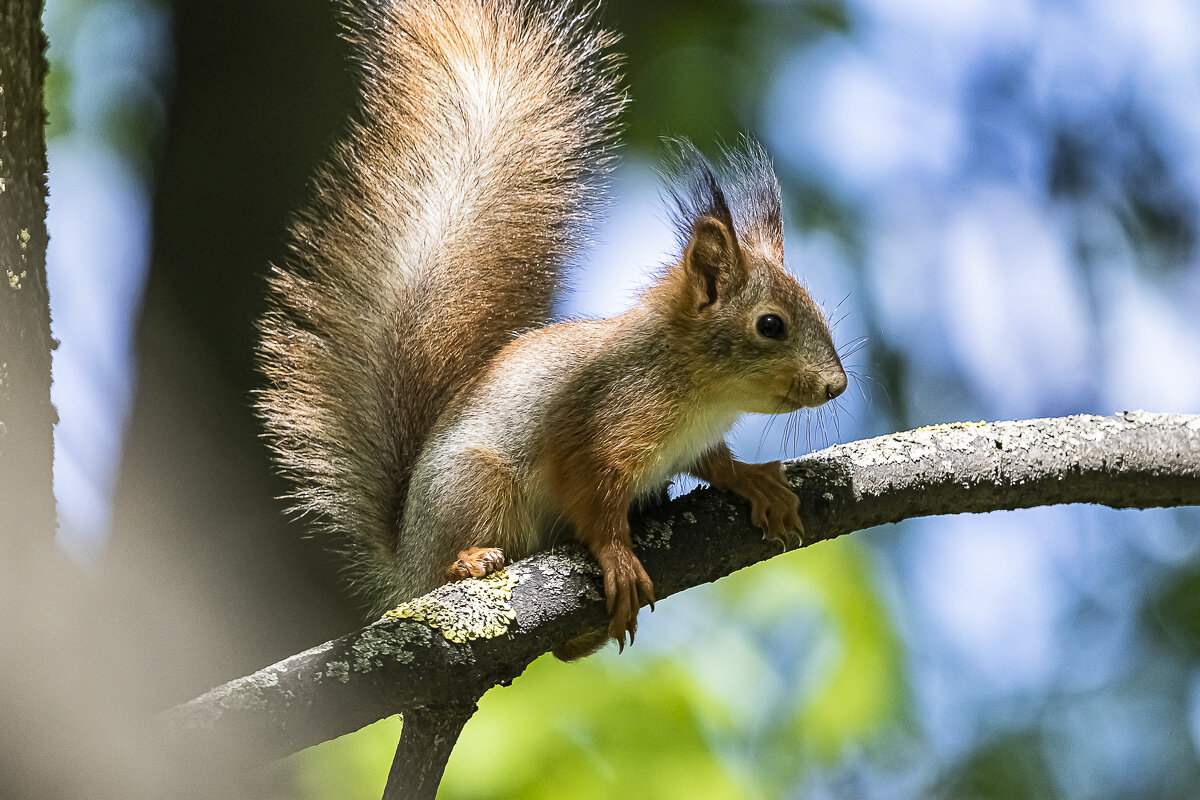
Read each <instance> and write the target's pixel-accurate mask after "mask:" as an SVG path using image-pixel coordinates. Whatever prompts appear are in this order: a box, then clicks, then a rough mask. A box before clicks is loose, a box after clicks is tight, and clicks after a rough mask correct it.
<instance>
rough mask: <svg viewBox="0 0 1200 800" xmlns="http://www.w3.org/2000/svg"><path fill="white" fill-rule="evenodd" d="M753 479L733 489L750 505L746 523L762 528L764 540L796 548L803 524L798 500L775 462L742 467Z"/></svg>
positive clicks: (780, 466)
mask: <svg viewBox="0 0 1200 800" xmlns="http://www.w3.org/2000/svg"><path fill="white" fill-rule="evenodd" d="M743 469H745V470H747V471H750V472H752V473H753V479H752V480H749V481H745V482H744V483H743V484H742V485H740V486H738V487H737V492H738V494H740V495H742V496H743V497H745V498H746V499H747V500H749V501H750V519H751V520H752V521H753V522H754V524H755V525H757V526H758V527H759V528H762V531H763V538H764V539H774V540H775V541H777V542H779V543H780V544H782V545H783V549H785V550H786V549H788V547H789V546H792V547H799V546H800V545H801V544H802V543H803V542H804V523H802V522H801V521H800V499H799V498H798V497H796V493H795V492H794V491H793V490H792V487H791V485H790V484H789V483H788V481H787V478H786V477H785V476H784V472H783V465H782V464H780V463H779V462H778V461H772V462H770V463H767V464H745V465H743Z"/></svg>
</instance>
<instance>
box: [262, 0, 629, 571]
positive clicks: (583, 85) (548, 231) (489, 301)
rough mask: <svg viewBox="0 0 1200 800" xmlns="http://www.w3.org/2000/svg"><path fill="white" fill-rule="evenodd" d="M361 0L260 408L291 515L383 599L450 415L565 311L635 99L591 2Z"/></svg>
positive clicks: (265, 341) (296, 232)
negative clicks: (430, 441) (435, 442)
mask: <svg viewBox="0 0 1200 800" xmlns="http://www.w3.org/2000/svg"><path fill="white" fill-rule="evenodd" d="M350 5H351V6H352V7H351V8H350V9H349V11H348V13H347V17H348V21H349V24H348V26H347V27H348V29H349V31H350V33H349V38H350V40H351V43H352V45H353V47H354V52H355V58H356V62H357V63H358V65H359V66H360V67H361V71H362V74H361V76H360V93H361V102H360V105H359V108H358V111H357V113H356V115H355V117H354V119H353V120H352V121H351V123H350V125H349V129H348V131H347V133H346V135H345V137H344V138H343V140H342V141H341V143H340V144H339V145H338V146H337V148H336V150H335V152H334V154H333V156H332V158H331V159H330V161H329V162H328V163H327V164H326V166H325V167H324V168H323V169H322V170H321V171H320V172H319V173H318V175H317V177H316V179H315V184H314V187H313V188H314V192H313V199H312V200H311V202H310V203H309V204H308V206H307V207H306V208H305V209H303V210H302V211H300V212H299V213H298V214H297V216H296V219H295V221H294V224H293V226H292V240H291V246H290V250H289V255H288V258H287V262H286V263H285V264H284V265H283V266H282V267H280V268H276V269H274V270H273V272H272V275H271V278H270V290H269V294H270V297H269V302H270V310H269V311H268V313H267V314H266V315H265V317H264V318H263V320H262V323H261V327H262V332H263V338H262V345H261V348H260V359H261V363H262V368H263V371H264V372H265V373H266V375H267V378H268V380H269V388H267V389H265V390H264V391H263V392H262V394H261V397H260V403H259V404H260V408H261V410H262V413H263V415H264V417H265V419H266V424H267V431H268V436H269V438H270V440H271V442H272V445H273V447H274V450H275V452H276V454H277V457H278V459H279V461H280V463H281V465H282V466H283V468H284V469H285V471H286V472H287V474H288V475H289V476H290V477H291V478H293V480H294V485H295V490H294V492H293V494H292V495H291V499H292V500H293V508H294V510H295V511H297V512H299V513H301V514H304V515H306V516H311V517H313V518H315V520H316V522H317V524H318V525H319V526H320V527H322V528H324V529H327V530H329V531H331V532H333V533H334V534H336V537H337V538H336V540H335V541H336V543H337V545H338V546H341V547H344V549H345V550H346V551H347V554H348V556H349V564H350V568H351V571H352V575H353V577H354V578H355V579H356V584H357V588H359V589H362V590H364V591H367V592H370V593H373V594H377V593H378V590H380V589H384V588H385V587H384V586H378V585H376V584H377V583H379V582H384V583H386V582H387V581H388V573H389V572H391V570H390V565H391V564H393V563H395V560H396V559H398V558H403V557H404V554H403V553H399V552H397V547H398V544H397V530H398V526H399V524H400V521H401V517H402V510H403V506H404V497H405V494H406V492H407V488H408V481H409V477H410V473H411V469H412V467H413V464H414V462H415V460H416V457H417V455H418V453H419V452H420V449H421V447H422V446H423V444H424V442H425V439H426V437H427V436H428V434H429V432H430V429H431V428H432V427H433V426H434V424H435V422H436V421H437V418H438V416H439V414H440V413H441V412H442V411H443V410H444V409H445V407H446V405H447V404H448V403H449V402H450V401H451V399H452V398H453V397H454V395H455V394H456V393H457V392H459V391H460V390H461V389H462V388H463V387H464V386H466V385H468V384H469V383H470V382H471V381H472V380H473V379H474V378H475V377H476V376H477V375H478V374H479V373H480V371H481V370H482V369H483V367H484V366H485V365H486V364H487V362H488V361H489V360H490V359H491V358H492V357H493V356H494V355H495V353H496V352H498V351H499V350H500V349H501V348H502V347H503V346H504V345H505V344H506V343H507V342H508V341H510V340H511V338H512V335H513V333H514V332H516V331H520V330H522V329H526V328H529V327H532V326H535V325H539V324H542V323H544V322H545V321H546V320H547V318H548V316H549V315H550V312H551V305H552V302H553V297H554V293H555V289H556V287H557V285H558V282H559V279H560V273H561V270H562V267H563V264H564V262H565V261H567V260H568V259H569V258H570V257H571V256H572V255H573V254H574V252H575V250H576V247H577V245H578V243H579V242H580V239H581V238H582V237H583V235H584V233H585V227H586V223H587V221H588V218H589V217H590V215H591V211H592V210H593V208H594V207H595V206H596V204H597V201H598V199H599V197H600V196H601V195H602V191H603V190H602V187H601V186H600V185H599V182H600V178H601V177H602V176H603V173H605V172H606V171H607V168H608V167H607V165H608V161H609V151H610V148H611V146H612V141H613V135H614V130H615V126H616V117H617V114H618V112H619V111H620V109H621V107H622V105H623V102H624V100H623V97H622V96H621V94H620V93H619V91H618V89H617V77H616V63H615V57H614V56H613V55H611V54H610V53H609V52H608V48H609V47H610V45H611V44H612V43H613V41H614V38H615V37H613V36H612V35H611V34H609V33H606V32H604V31H601V30H600V29H599V28H598V27H597V26H596V24H595V22H594V16H595V6H594V5H592V6H589V7H588V8H586V9H580V8H579V7H578V6H577V5H576V4H574V3H571V2H560V1H558V0H352V2H351V3H350ZM418 557H419V556H418ZM396 588H397V587H395V586H392V587H390V590H391V591H392V592H394V591H395V589H396Z"/></svg>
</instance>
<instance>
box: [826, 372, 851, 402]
mask: <svg viewBox="0 0 1200 800" xmlns="http://www.w3.org/2000/svg"><path fill="white" fill-rule="evenodd" d="M844 391H846V373H845V372H842V371H841V370H838V374H837V375H835V376H833V377H832V378H830V379H829V382H828V383H826V384H825V399H826V400H832V399H833V398H835V397H837V396H838V395H839V394H841V393H842V392H844Z"/></svg>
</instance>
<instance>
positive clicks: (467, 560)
mask: <svg viewBox="0 0 1200 800" xmlns="http://www.w3.org/2000/svg"><path fill="white" fill-rule="evenodd" d="M502 569H504V551H503V550H501V549H500V548H498V547H468V548H467V549H466V550H463V551H462V552H460V553H459V554H458V559H457V560H456V561H455V562H454V563H453V564H451V565H450V566H448V567H446V582H447V583H451V582H453V581H465V580H466V579H467V578H482V577H483V576H485V575H491V574H492V573H493V572H499V571H500V570H502Z"/></svg>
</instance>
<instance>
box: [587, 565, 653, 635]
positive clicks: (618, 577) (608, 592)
mask: <svg viewBox="0 0 1200 800" xmlns="http://www.w3.org/2000/svg"><path fill="white" fill-rule="evenodd" d="M597 560H598V561H599V562H600V570H601V571H602V572H603V573H604V597H605V599H607V601H608V618H609V621H608V635H609V636H610V637H611V638H613V639H616V640H617V645H618V647H619V649H620V651H624V650H625V634H626V633H628V634H629V643H630V644H633V637H634V635H635V634H636V633H637V615H638V609H639V608H640V607H641V606H642V604H643V603H648V604H649V605H650V610H651V611H653V610H654V584H653V583H652V582H651V580H650V576H649V575H647V574H646V570H645V569H644V568H643V567H642V562H640V561H638V558H637V556H635V555H634V554H633V551H632V550H630V549H629V548H628V547H620V546H614V547H608V548H605V549H604V550H601V551H600V553H599V554H598V555H597Z"/></svg>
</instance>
